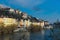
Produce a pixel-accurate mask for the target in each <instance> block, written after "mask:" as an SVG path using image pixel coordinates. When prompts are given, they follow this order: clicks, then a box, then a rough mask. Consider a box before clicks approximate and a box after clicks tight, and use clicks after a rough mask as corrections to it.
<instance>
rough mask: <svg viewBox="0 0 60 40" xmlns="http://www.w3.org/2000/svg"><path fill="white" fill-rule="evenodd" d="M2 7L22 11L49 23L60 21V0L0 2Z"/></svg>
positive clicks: (8, 0)
mask: <svg viewBox="0 0 60 40" xmlns="http://www.w3.org/2000/svg"><path fill="white" fill-rule="evenodd" d="M0 5H4V6H8V7H11V8H14V9H18V10H21V11H23V12H26V13H27V14H28V15H32V16H33V17H36V18H40V19H44V20H47V21H49V22H55V21H56V20H57V19H60V0H0Z"/></svg>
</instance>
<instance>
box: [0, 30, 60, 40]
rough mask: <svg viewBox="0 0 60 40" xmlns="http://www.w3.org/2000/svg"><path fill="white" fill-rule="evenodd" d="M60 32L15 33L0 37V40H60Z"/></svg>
mask: <svg viewBox="0 0 60 40" xmlns="http://www.w3.org/2000/svg"><path fill="white" fill-rule="evenodd" d="M59 34H60V31H59V30H57V29H54V30H53V31H52V30H51V29H44V30H42V31H40V32H34V33H30V32H17V33H13V34H9V35H0V40H60V35H59Z"/></svg>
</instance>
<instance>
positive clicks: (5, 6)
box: [0, 4, 10, 8]
mask: <svg viewBox="0 0 60 40" xmlns="http://www.w3.org/2000/svg"><path fill="white" fill-rule="evenodd" d="M0 8H10V7H9V6H7V5H4V4H0Z"/></svg>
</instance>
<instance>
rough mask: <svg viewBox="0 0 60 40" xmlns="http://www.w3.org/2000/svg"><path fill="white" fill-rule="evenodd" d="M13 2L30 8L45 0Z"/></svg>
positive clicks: (18, 0) (16, 0)
mask: <svg viewBox="0 0 60 40" xmlns="http://www.w3.org/2000/svg"><path fill="white" fill-rule="evenodd" d="M15 2H16V4H19V5H21V6H23V7H26V8H32V7H33V6H36V5H38V4H43V3H44V2H45V0H15Z"/></svg>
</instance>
